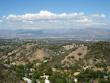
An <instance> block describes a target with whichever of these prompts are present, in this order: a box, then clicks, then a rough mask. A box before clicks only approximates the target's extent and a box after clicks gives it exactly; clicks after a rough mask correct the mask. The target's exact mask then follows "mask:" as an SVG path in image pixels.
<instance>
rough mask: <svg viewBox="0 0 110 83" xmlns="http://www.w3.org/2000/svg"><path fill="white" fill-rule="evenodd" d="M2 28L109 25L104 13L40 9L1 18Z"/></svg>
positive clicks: (0, 26)
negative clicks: (60, 11) (55, 11)
mask: <svg viewBox="0 0 110 83" xmlns="http://www.w3.org/2000/svg"><path fill="white" fill-rule="evenodd" d="M1 22H2V24H0V28H3V27H6V28H12V29H14V28H15V29H31V28H32V29H43V28H88V27H100V28H105V27H108V26H109V20H107V18H106V15H104V14H92V15H86V14H85V13H83V12H80V13H52V12H49V11H40V12H39V13H34V14H32V13H28V14H24V15H14V14H10V15H8V16H3V17H2V19H0V23H1Z"/></svg>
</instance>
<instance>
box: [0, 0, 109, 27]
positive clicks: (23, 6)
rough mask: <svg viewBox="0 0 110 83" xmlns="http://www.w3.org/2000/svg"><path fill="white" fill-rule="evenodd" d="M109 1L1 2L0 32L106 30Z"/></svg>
mask: <svg viewBox="0 0 110 83" xmlns="http://www.w3.org/2000/svg"><path fill="white" fill-rule="evenodd" d="M109 12H110V0H0V29H43V28H94V27H95V28H109V27H110V13H109Z"/></svg>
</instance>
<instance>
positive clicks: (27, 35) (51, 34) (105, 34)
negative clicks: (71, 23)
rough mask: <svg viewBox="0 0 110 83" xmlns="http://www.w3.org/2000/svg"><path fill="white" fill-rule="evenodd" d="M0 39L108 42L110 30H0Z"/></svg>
mask: <svg viewBox="0 0 110 83" xmlns="http://www.w3.org/2000/svg"><path fill="white" fill-rule="evenodd" d="M0 38H21V39H37V38H73V39H83V40H94V39H96V40H108V39H110V29H107V28H106V29H102V28H85V29H70V28H68V29H39V30H33V29H19V30H0Z"/></svg>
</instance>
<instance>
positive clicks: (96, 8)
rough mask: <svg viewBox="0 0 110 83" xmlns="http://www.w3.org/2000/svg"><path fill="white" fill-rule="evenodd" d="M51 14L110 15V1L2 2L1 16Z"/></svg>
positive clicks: (19, 0)
mask: <svg viewBox="0 0 110 83" xmlns="http://www.w3.org/2000/svg"><path fill="white" fill-rule="evenodd" d="M40 10H48V11H51V12H55V13H59V12H85V13H104V14H106V15H109V11H110V0H0V15H1V16H3V15H8V14H12V13H13V14H24V13H35V12H39V11H40Z"/></svg>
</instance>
